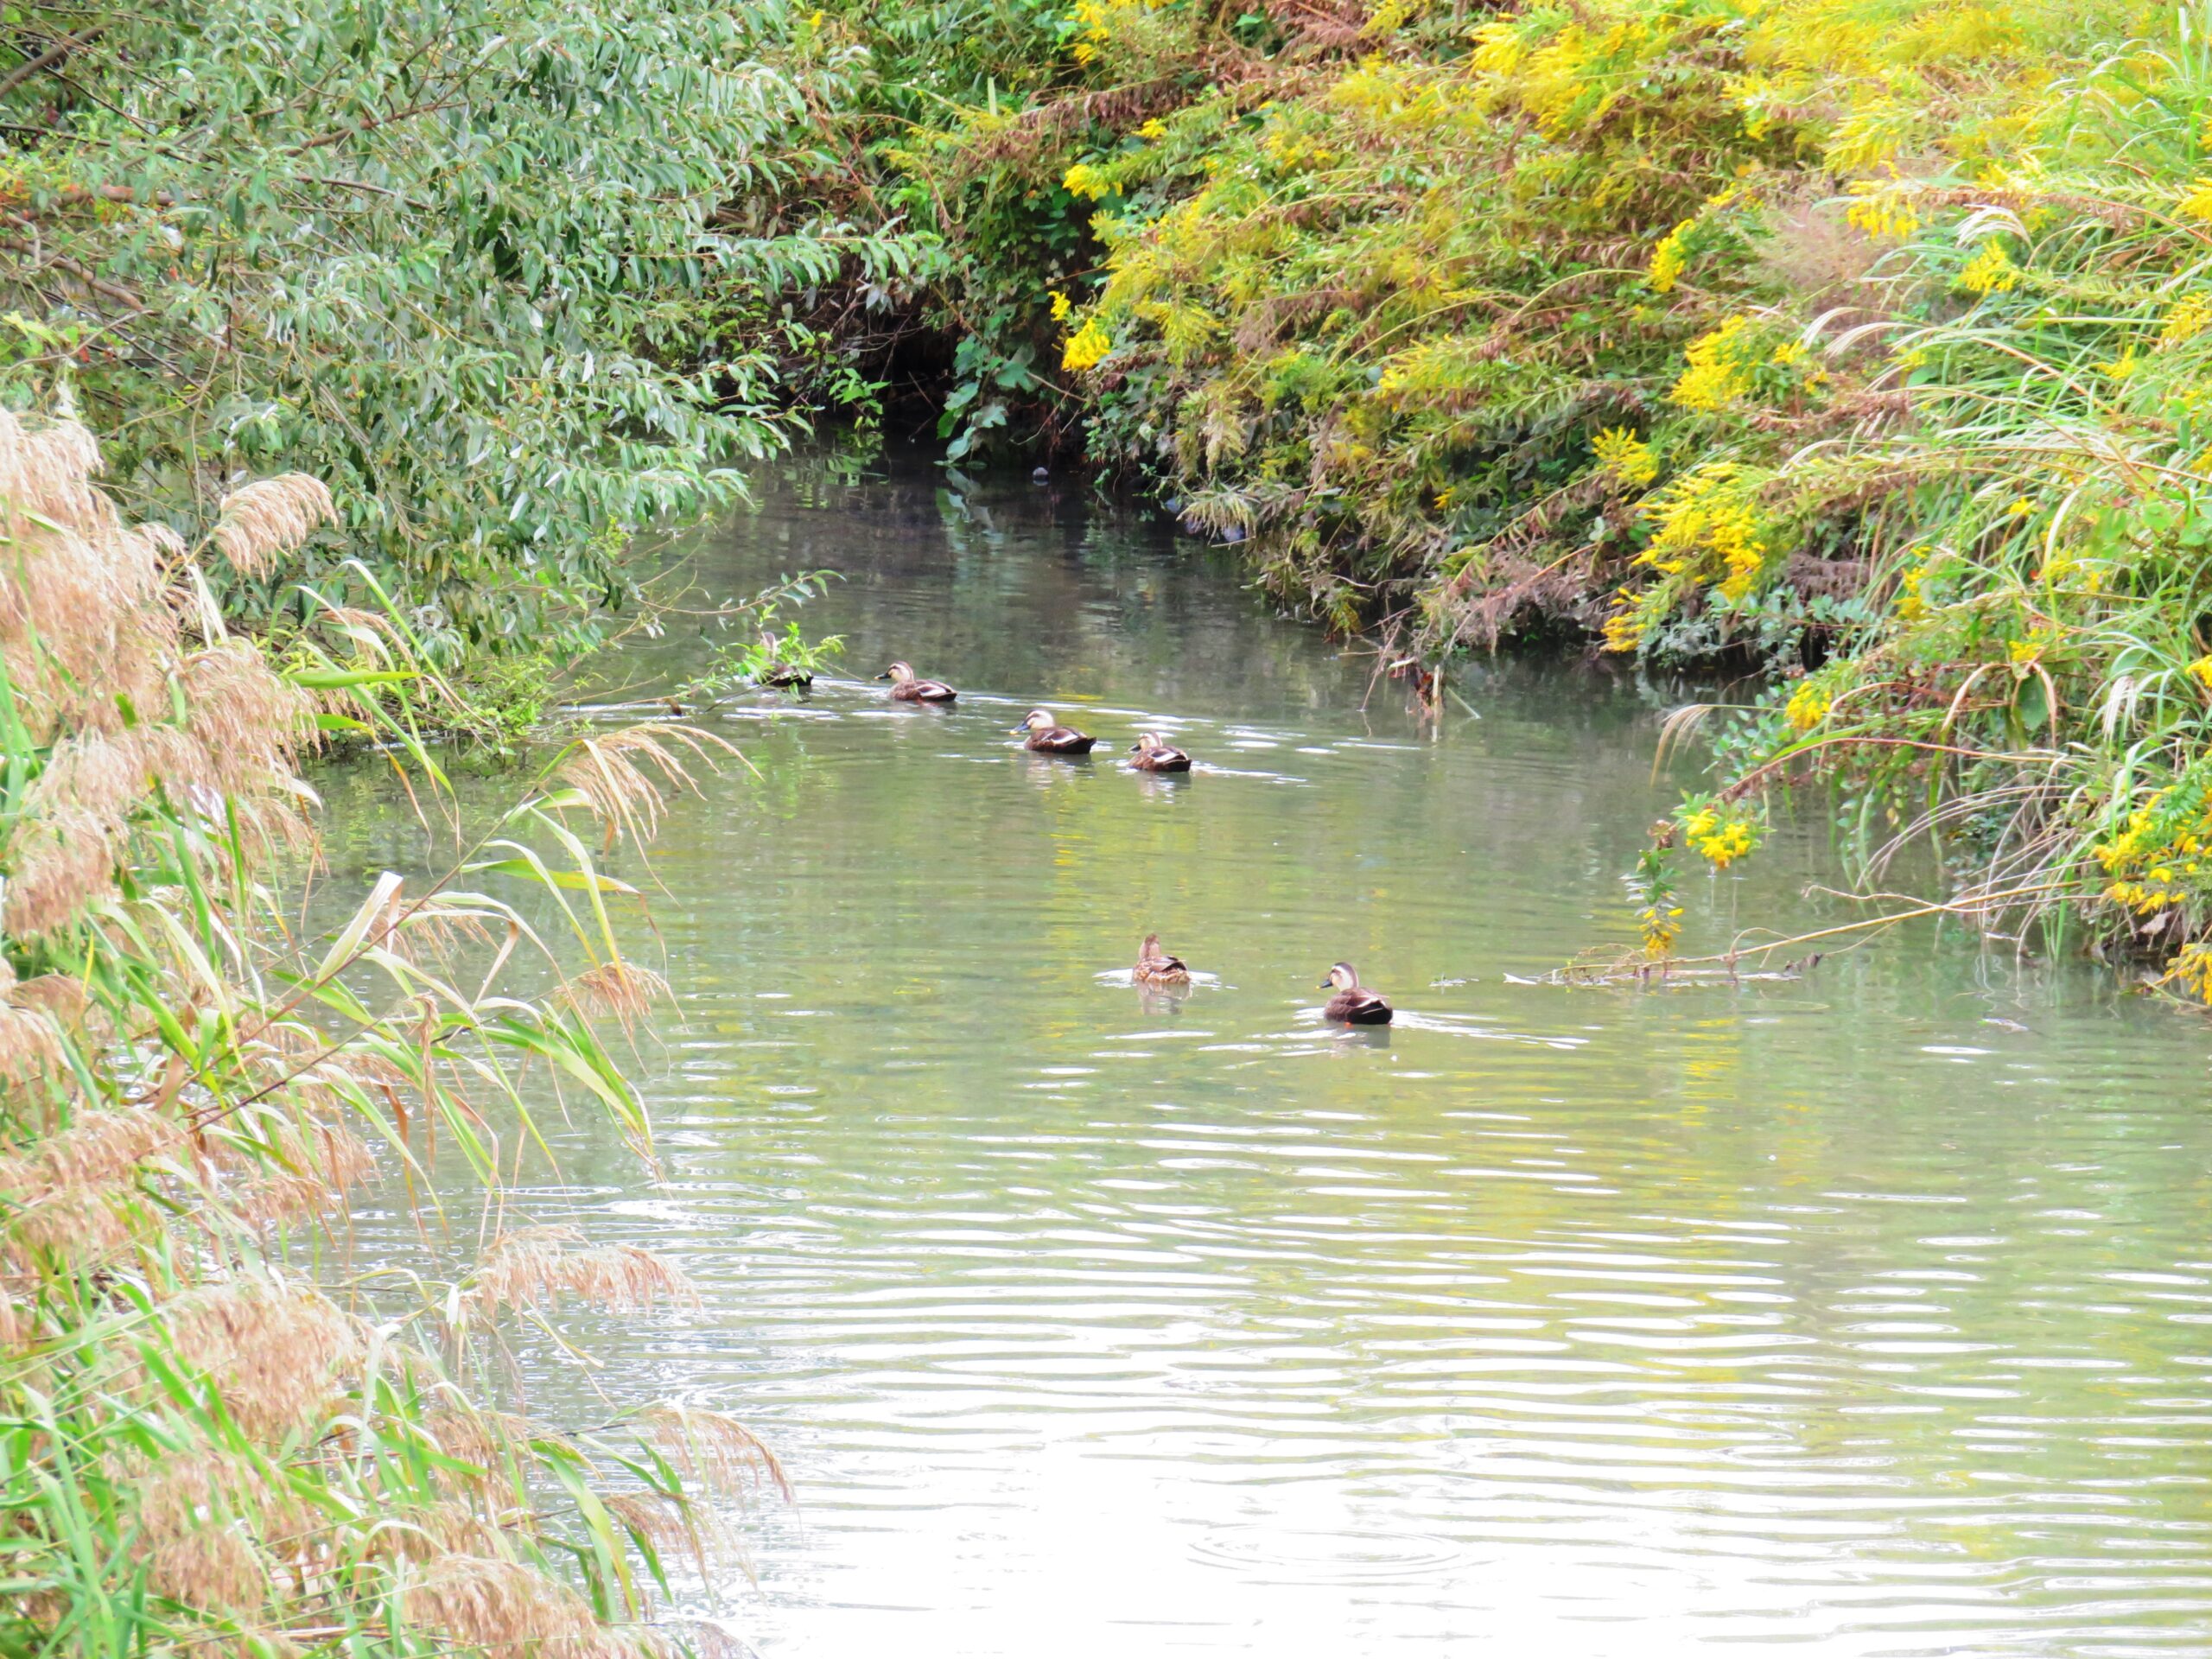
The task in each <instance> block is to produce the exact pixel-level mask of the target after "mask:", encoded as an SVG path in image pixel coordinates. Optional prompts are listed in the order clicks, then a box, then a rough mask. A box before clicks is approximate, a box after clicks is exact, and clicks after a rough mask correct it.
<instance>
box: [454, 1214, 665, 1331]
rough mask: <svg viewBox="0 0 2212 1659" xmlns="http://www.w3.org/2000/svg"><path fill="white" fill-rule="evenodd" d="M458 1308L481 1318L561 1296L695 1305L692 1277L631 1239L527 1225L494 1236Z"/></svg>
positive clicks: (639, 1305)
mask: <svg viewBox="0 0 2212 1659" xmlns="http://www.w3.org/2000/svg"><path fill="white" fill-rule="evenodd" d="M470 1277H471V1280H472V1283H471V1285H470V1287H469V1290H468V1293H467V1295H466V1296H465V1297H463V1298H462V1301H461V1306H462V1308H463V1310H464V1312H465V1313H467V1315H469V1316H471V1317H473V1318H476V1319H482V1318H484V1317H486V1316H487V1315H489V1314H491V1313H494V1312H496V1311H497V1310H499V1309H500V1308H506V1307H524V1308H527V1307H539V1306H546V1305H548V1304H550V1303H551V1302H553V1301H555V1300H557V1299H558V1298H559V1297H560V1296H561V1295H563V1294H568V1295H571V1296H577V1297H581V1298H582V1300H585V1301H588V1302H590V1303H592V1304H594V1306H600V1307H609V1308H631V1309H644V1308H650V1307H652V1306H653V1304H654V1303H655V1302H657V1301H662V1300H666V1301H672V1302H677V1303H681V1304H687V1305H688V1304H696V1302H697V1301H698V1300H699V1298H698V1293H697V1291H696V1290H695V1289H694V1288H693V1287H692V1284H691V1281H690V1280H689V1279H687V1278H685V1277H684V1276H683V1274H682V1273H681V1272H679V1271H678V1270H677V1268H674V1267H672V1266H671V1265H670V1264H669V1263H668V1262H664V1261H663V1260H662V1259H661V1258H660V1257H659V1256H657V1255H654V1254H653V1253H652V1251H651V1250H643V1249H639V1248H638V1247H637V1246H636V1245H634V1244H597V1245H593V1244H587V1243H586V1242H585V1239H584V1236H583V1234H582V1232H580V1231H579V1230H577V1229H575V1228H574V1227H533V1228H530V1229H527V1230H524V1231H521V1232H514V1233H509V1234H507V1235H505V1236H504V1237H501V1238H499V1239H497V1240H495V1241H493V1245H492V1248H491V1249H488V1250H486V1251H485V1252H484V1255H483V1256H482V1258H481V1259H480V1261H479V1262H477V1264H476V1270H475V1272H474V1274H471V1275H470Z"/></svg>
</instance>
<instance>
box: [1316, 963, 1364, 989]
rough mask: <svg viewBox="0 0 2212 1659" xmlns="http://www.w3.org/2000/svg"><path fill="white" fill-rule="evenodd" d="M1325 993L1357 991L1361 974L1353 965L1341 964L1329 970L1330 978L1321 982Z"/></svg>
mask: <svg viewBox="0 0 2212 1659" xmlns="http://www.w3.org/2000/svg"><path fill="white" fill-rule="evenodd" d="M1321 988H1322V989H1323V990H1325V991H1356V990H1357V989H1358V988H1359V974H1358V972H1357V970H1356V969H1354V968H1353V967H1352V965H1351V963H1348V962H1340V963H1338V964H1337V965H1336V966H1335V967H1333V968H1332V969H1329V976H1328V977H1327V978H1326V979H1325V980H1323V981H1322V982H1321Z"/></svg>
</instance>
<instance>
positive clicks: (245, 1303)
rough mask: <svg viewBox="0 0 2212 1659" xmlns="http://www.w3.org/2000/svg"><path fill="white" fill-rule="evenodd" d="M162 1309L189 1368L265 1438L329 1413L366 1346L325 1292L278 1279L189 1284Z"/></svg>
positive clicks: (172, 1343)
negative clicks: (345, 1372)
mask: <svg viewBox="0 0 2212 1659" xmlns="http://www.w3.org/2000/svg"><path fill="white" fill-rule="evenodd" d="M162 1314H163V1316H164V1319H165V1322H166V1326H167V1336H168V1346H169V1349H170V1351H171V1352H172V1353H173V1354H174V1356H175V1361H176V1363H178V1364H179V1365H180V1366H181V1368H182V1369H183V1370H184V1372H185V1374H186V1375H188V1376H200V1377H204V1378H205V1379H206V1380H207V1383H209V1384H210V1385H212V1386H213V1387H214V1388H215V1389H218V1390H219V1392H220V1393H221V1395H222V1397H223V1402H224V1404H225V1406H226V1408H227V1409H228V1411H229V1412H230V1414H231V1416H232V1418H233V1419H235V1420H236V1421H237V1422H238V1427H240V1428H241V1429H242V1430H244V1431H245V1433H247V1434H249V1435H251V1436H252V1437H253V1438H255V1439H256V1440H264V1441H275V1440H281V1439H282V1438H283V1436H284V1435H285V1434H287V1433H290V1432H292V1431H294V1430H296V1429H298V1428H300V1427H302V1426H303V1425H305V1424H306V1423H307V1422H308V1421H310V1420H311V1419H313V1418H314V1417H315V1416H316V1415H317V1414H319V1413H321V1411H322V1409H323V1408H325V1407H327V1405H328V1404H329V1402H330V1400H331V1397H332V1395H334V1394H335V1393H336V1392H337V1389H338V1386H339V1381H340V1370H341V1368H342V1367H343V1366H344V1365H345V1364H346V1363H347V1362H348V1361H349V1360H351V1359H352V1358H353V1357H354V1356H355V1354H356V1353H357V1351H358V1347H359V1338H358V1336H357V1333H356V1331H355V1328H354V1325H353V1322H352V1321H351V1320H349V1319H346V1316H345V1315H344V1314H343V1313H340V1312H339V1311H338V1309H337V1308H336V1307H334V1306H332V1305H331V1303H330V1302H329V1301H328V1300H327V1299H326V1298H324V1297H323V1296H322V1295H321V1294H320V1293H318V1292H315V1291H312V1290H308V1289H305V1288H303V1287H297V1286H293V1285H288V1284H285V1283H283V1282H281V1281H276V1280H259V1279H245V1280H238V1281H233V1282H232V1283H228V1284H221V1285H215V1286H211V1287H207V1288H206V1289H204V1290H194V1291H187V1292H186V1293H185V1294H183V1295H181V1296H179V1297H176V1298H175V1299H173V1300H170V1301H168V1303H165V1304H164V1305H163V1306H162Z"/></svg>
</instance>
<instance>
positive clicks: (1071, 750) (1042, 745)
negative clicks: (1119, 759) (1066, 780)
mask: <svg viewBox="0 0 2212 1659" xmlns="http://www.w3.org/2000/svg"><path fill="white" fill-rule="evenodd" d="M893 695H896V694H895V693H894V694H893ZM1014 735H1015V736H1016V737H1026V738H1027V741H1026V742H1025V743H1023V744H1022V746H1021V747H1023V748H1025V749H1028V750H1031V751H1033V752H1034V753H1038V754H1089V753H1090V746H1091V745H1092V744H1093V743H1096V741H1098V740H1097V739H1096V738H1095V737H1085V736H1084V734H1082V733H1081V732H1078V731H1077V730H1075V729H1074V728H1072V727H1068V726H1056V725H1054V724H1053V723H1052V711H1051V710H1050V709H1031V710H1030V711H1029V712H1028V713H1027V714H1026V715H1023V716H1022V717H1021V724H1020V725H1019V726H1017V727H1015V728H1014Z"/></svg>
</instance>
